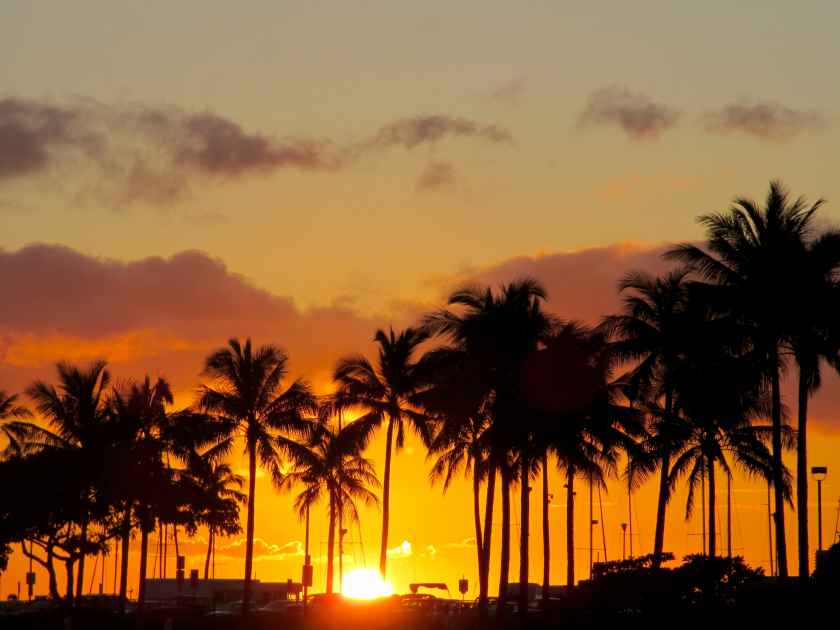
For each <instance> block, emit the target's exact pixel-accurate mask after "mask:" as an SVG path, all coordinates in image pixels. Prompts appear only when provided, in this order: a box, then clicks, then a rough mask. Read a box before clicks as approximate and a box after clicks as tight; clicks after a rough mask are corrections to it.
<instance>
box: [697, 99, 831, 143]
mask: <svg viewBox="0 0 840 630" xmlns="http://www.w3.org/2000/svg"><path fill="white" fill-rule="evenodd" d="M702 120H703V123H704V126H705V129H706V130H707V131H710V132H713V133H719V134H733V133H734V134H737V133H741V134H744V135H747V136H752V137H753V138H757V139H759V140H770V141H776V142H784V141H786V140H790V139H792V138H794V137H795V136H797V135H799V134H801V133H805V132H808V131H813V130H815V129H819V128H820V127H822V126H823V125H824V122H825V121H824V120H823V118H822V117H821V116H820V115H818V114H817V113H815V112H809V111H802V110H796V109H791V108H789V107H784V106H783V105H780V104H778V103H762V102H756V103H733V104H730V105H726V106H724V107H723V108H721V109H720V110H717V111H713V112H708V113H706V114H705V115H704V116H703V117H702Z"/></svg>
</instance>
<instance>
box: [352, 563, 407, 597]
mask: <svg viewBox="0 0 840 630" xmlns="http://www.w3.org/2000/svg"><path fill="white" fill-rule="evenodd" d="M342 587H343V588H342V593H343V594H344V596H345V597H349V598H351V599H376V598H377V597H388V596H389V595H391V594H393V592H394V587H393V586H391V583H390V582H388V581H386V580H383V579H382V577H381V576H380V575H379V571H376V570H375V569H355V570H353V571H351V572H350V573H348V574H347V575H345V576H344V582H343V584H342Z"/></svg>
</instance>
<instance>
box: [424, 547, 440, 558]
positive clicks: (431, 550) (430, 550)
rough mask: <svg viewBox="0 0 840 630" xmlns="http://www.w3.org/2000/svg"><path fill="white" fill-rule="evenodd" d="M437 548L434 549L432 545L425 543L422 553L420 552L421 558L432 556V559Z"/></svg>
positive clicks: (435, 554)
mask: <svg viewBox="0 0 840 630" xmlns="http://www.w3.org/2000/svg"><path fill="white" fill-rule="evenodd" d="M437 553H438V552H437V549H435V546H434V545H426V549H424V550H423V553H421V554H420V556H421V557H423V558H432V559H434V558H435V557H436V556H437Z"/></svg>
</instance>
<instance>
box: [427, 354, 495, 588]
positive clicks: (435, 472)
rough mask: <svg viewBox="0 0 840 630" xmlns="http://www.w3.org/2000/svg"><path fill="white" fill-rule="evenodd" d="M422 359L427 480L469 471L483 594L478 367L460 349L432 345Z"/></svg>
mask: <svg viewBox="0 0 840 630" xmlns="http://www.w3.org/2000/svg"><path fill="white" fill-rule="evenodd" d="M424 364H425V366H426V367H427V369H428V371H429V372H430V377H429V383H430V386H429V387H428V388H427V389H426V390H424V391H423V392H422V393H421V394H420V395H418V396H417V398H416V401H417V404H419V405H420V406H421V407H422V408H423V409H424V410H425V411H426V414H427V415H428V416H429V418H430V419H431V420H432V421H433V422H434V424H435V425H436V429H435V433H434V436H433V438H432V440H431V443H430V444H429V451H428V456H429V457H434V458H435V461H434V465H433V466H432V469H431V471H430V474H429V478H430V480H431V481H432V482H433V483H434V482H435V481H438V480H441V481H442V482H443V490H444V492H445V491H446V490H447V489H448V488H449V485H450V484H451V482H452V480H453V478H454V477H455V475H456V474H458V472H459V471H460V470H461V469H463V471H464V475H465V476H466V477H471V480H472V491H473V526H474V529H475V541H476V554H477V562H478V575H479V592H480V593H484V597H485V598H486V590H487V589H486V586H487V584H486V580H484V579H483V578H484V576H485V575H486V571H485V569H484V554H483V553H482V551H483V547H484V542H483V540H484V532H482V526H481V484H482V482H483V480H484V479H485V478H486V476H487V467H488V466H487V455H488V446H489V445H488V443H487V431H488V429H489V427H490V417H489V413H488V409H487V406H488V405H487V400H486V398H485V392H484V390H483V388H482V387H481V383H480V381H479V379H478V378H477V377H478V370H477V369H476V368H475V366H474V365H473V364H472V363H471V361H470V357H469V356H468V355H467V354H466V353H465V352H463V351H462V350H459V349H456V348H451V347H445V348H441V349H438V350H434V351H432V352H429V353H427V354H426V356H425V357H424Z"/></svg>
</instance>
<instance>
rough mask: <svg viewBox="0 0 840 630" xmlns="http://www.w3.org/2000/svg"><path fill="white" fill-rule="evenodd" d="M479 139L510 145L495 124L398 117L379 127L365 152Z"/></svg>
mask: <svg viewBox="0 0 840 630" xmlns="http://www.w3.org/2000/svg"><path fill="white" fill-rule="evenodd" d="M457 137H462V138H478V139H481V140H487V141H489V142H494V143H512V142H513V136H512V135H511V133H510V132H509V131H508V130H507V129H505V128H503V127H500V126H498V125H488V124H482V123H478V122H475V121H474V120H470V119H469V118H461V117H452V116H443V115H434V116H415V117H413V118H400V119H398V120H395V121H393V122H391V123H388V124H386V125H384V126H382V127H381V128H380V129H379V132H378V133H376V134H375V135H374V136H373V137H372V138H371V139H370V140H369V141H368V142H367V143H365V144H364V147H365V149H367V150H371V149H376V148H383V147H392V146H402V147H404V148H406V149H414V148H415V147H418V146H420V145H423V144H434V143H436V142H438V141H440V140H443V139H445V138H457Z"/></svg>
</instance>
